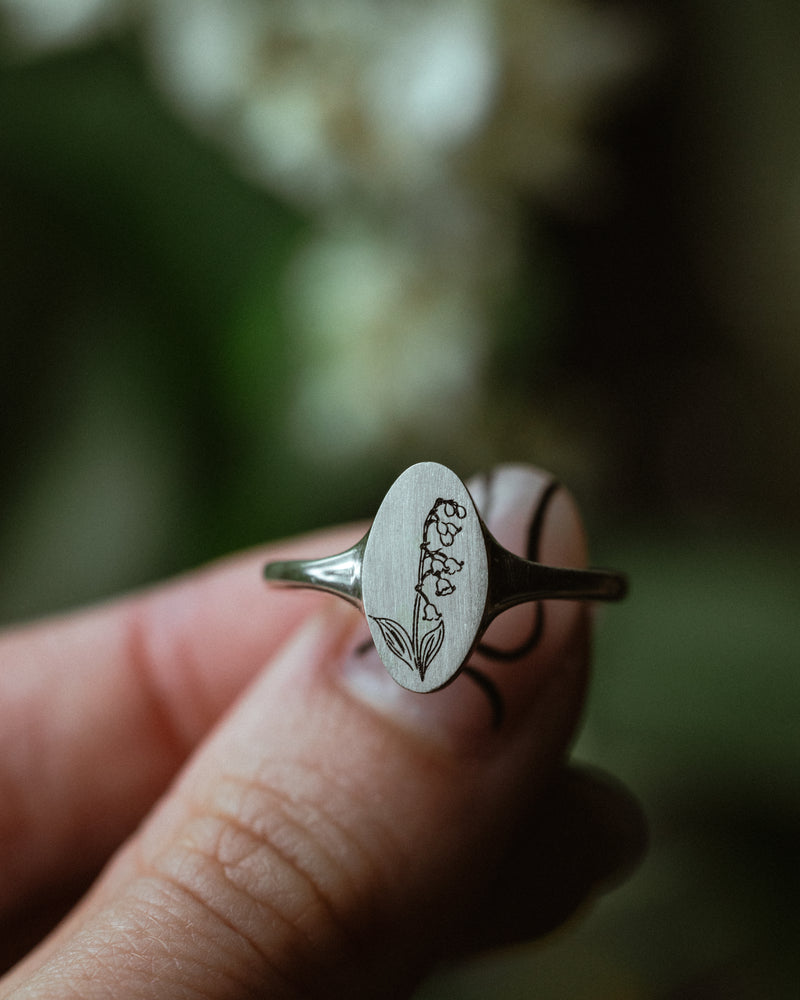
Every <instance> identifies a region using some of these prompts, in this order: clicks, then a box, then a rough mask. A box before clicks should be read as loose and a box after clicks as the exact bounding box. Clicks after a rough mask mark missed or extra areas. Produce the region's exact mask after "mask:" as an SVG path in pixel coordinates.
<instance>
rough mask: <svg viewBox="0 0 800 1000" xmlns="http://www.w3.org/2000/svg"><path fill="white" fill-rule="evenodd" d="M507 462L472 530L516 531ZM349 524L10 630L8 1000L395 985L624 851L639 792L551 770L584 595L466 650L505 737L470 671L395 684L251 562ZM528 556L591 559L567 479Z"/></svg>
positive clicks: (503, 627) (2, 822) (529, 488)
mask: <svg viewBox="0 0 800 1000" xmlns="http://www.w3.org/2000/svg"><path fill="white" fill-rule="evenodd" d="M518 479H519V481H518V482H517V481H515V484H514V489H513V490H511V493H510V496H511V497H512V501H511V504H510V507H511V516H506V517H505V520H504V521H502V523H498V524H497V525H493V524H491V523H490V527H491V528H492V529H493V530H496V533H497V535H498V538H499V540H500V541H502V542H504V544H508V545H509V546H510V547H511V546H512V545H516V547H517V548H518V549H519V548H520V538H519V531H518V528H519V525H515V524H514V516H513V514H514V503H515V502H518V506H519V507H520V509H522V507H523V506H524V503H525V502H526V499H525V498H526V497H528V496H533V495H535V493H536V491H537V490H540V489H541V488H542V486H543V484H544V483H545V482H546V479H545V477H544V476H543V475H542V474H541V473H538V472H536V471H534V470H524V471H522V472H520V474H519V476H518ZM514 490H516V491H517V492H516V493H515V492H514ZM517 494H519V496H518V497H517V500H514V497H516V496H517ZM506 514H508V512H506ZM364 530H365V529H364V525H356V526H351V527H347V528H340V529H336V530H333V531H329V532H324V533H319V534H316V535H315V536H311V537H307V538H304V539H301V540H296V541H294V542H291V543H287V544H285V545H280V546H276V547H272V548H269V549H263V550H259V551H256V552H251V553H247V554H244V555H241V556H238V557H235V558H232V559H229V560H226V561H224V562H222V563H219V564H216V565H213V566H211V567H208V568H206V569H203V570H201V571H199V572H196V573H193V574H190V575H188V576H186V577H184V578H182V579H179V580H176V581H174V582H172V583H169V584H167V585H165V586H162V587H159V588H156V589H153V590H151V591H148V592H145V593H141V594H137V595H133V596H130V597H127V598H125V599H123V600H121V601H118V602H115V603H110V604H107V605H105V606H102V607H97V608H94V609H90V610H88V611H85V612H80V613H75V614H71V615H67V616H64V617H60V618H57V619H54V620H49V621H45V622H42V623H36V624H31V625H26V626H23V627H20V628H17V629H13V630H10V631H8V632H7V633H6V634H5V635H4V636H2V637H0V719H2V726H0V794H1V795H2V800H3V803H4V807H3V810H2V813H0V848H2V852H3V857H5V858H10V859H13V864H6V865H4V866H2V868H0V920H2V924H3V926H2V927H0V939H2V940H3V941H5V942H6V955H5V962H6V965H7V966H11V965H12V964H13V963H14V962H15V961H17V960H19V961H17V964H16V965H14V966H13V968H11V971H9V972H8V974H7V975H6V977H5V978H4V979H2V980H0V997H15V998H17V997H25V998H27V1000H30V998H37V997H48V998H53V997H58V998H72V997H75V998H78V997H81V998H83V1000H86V998H95V997H98V998H99V997H109V998H110V997H115V998H120V997H124V998H139V997H152V996H156V995H157V996H158V997H160V998H172V997H175V998H204V1000H211V998H213V1000H222V998H239V997H252V996H269V997H286V998H299V997H304V998H308V997H318V996H319V997H323V996H324V997H331V996H334V997H335V996H358V997H367V998H368V997H381V998H391V997H395V996H397V997H402V996H408V995H409V994H410V993H411V992H412V991H413V989H414V987H415V985H416V984H417V983H418V982H419V980H420V978H422V977H423V976H424V975H425V974H426V973H427V972H428V971H429V970H430V969H431V967H432V966H433V965H434V964H435V963H436V962H437V961H439V960H441V959H442V958H443V957H445V956H452V955H454V954H460V953H465V952H469V951H471V950H474V949H476V948H481V947H486V946H489V945H493V944H498V943H506V942H509V941H514V940H520V939H523V938H526V937H529V936H533V935H537V934H542V933H544V932H546V931H547V930H549V929H551V928H552V927H554V926H555V925H557V924H558V923H559V922H561V921H562V920H564V919H565V918H566V917H568V916H569V915H570V914H571V913H573V912H574V911H575V910H576V909H577V908H578V907H579V906H580V905H581V903H582V902H584V901H585V900H586V899H588V898H590V897H591V896H592V895H593V894H594V893H596V892H597V891H598V890H600V889H602V888H604V887H606V886H607V885H609V884H611V883H612V882H613V881H615V880H617V879H618V878H619V877H621V874H623V873H624V872H626V871H627V870H629V869H630V867H631V865H632V864H633V863H634V862H635V860H636V859H637V858H638V857H639V856H640V854H641V852H642V849H643V845H644V827H643V823H642V820H641V816H640V814H639V811H638V809H637V807H636V806H635V804H634V803H633V802H632V800H631V799H630V797H629V796H628V795H627V793H625V792H624V790H622V789H620V788H618V787H617V786H616V785H615V784H614V783H613V782H611V781H610V779H608V778H606V777H604V776H600V775H592V774H588V773H586V772H580V771H576V770H573V769H570V768H567V767H566V766H565V756H566V751H567V747H568V744H569V741H570V739H571V737H572V735H573V733H574V730H575V727H576V724H577V721H578V718H579V715H580V710H581V706H582V703H583V700H584V695H585V690H586V683H587V676H588V664H589V636H590V617H589V614H590V613H589V609H588V608H587V607H585V606H584V605H582V604H580V603H576V602H550V603H549V605H548V607H547V618H546V627H545V630H544V634H543V636H542V641H541V642H540V643H539V645H538V646H537V647H536V649H535V650H533V651H532V652H531V653H530V654H529V655H528V656H527V658H526V660H525V662H523V663H513V664H495V663H490V664H485V663H481V661H480V659H477V660H476V661H475V662H476V665H477V666H480V667H481V669H483V670H485V672H486V673H487V674H490V675H491V676H492V679H493V681H494V682H495V683H496V684H497V686H498V688H499V689H500V691H501V693H502V695H503V698H504V700H505V702H506V705H507V715H506V718H505V720H504V722H503V725H502V726H501V727H500V729H495V728H493V727H492V725H491V718H492V716H491V710H490V706H489V704H488V702H487V699H486V697H485V695H484V694H483V692H482V691H481V690H480V688H479V687H478V685H476V684H474V683H472V682H471V681H470V680H469V678H466V677H463V676H462V677H460V678H459V679H457V680H456V682H455V683H453V684H452V685H451V686H450V687H448V688H447V689H445V690H444V691H442V692H437V693H436V694H434V695H419V694H412V693H411V692H407V691H404V690H402V689H401V688H399V687H398V686H397V685H396V684H394V682H392V681H391V680H390V679H389V678H388V675H386V673H385V671H384V670H383V669H382V668H381V667H380V664H379V663H378V662H377V658H376V657H375V656H374V654H366V655H359V654H358V653H357V652H356V649H357V648H358V647H359V646H360V645H361V644H362V642H363V640H364V638H365V636H366V635H367V634H368V633H367V632H366V626H365V624H364V621H363V618H362V617H361V616H360V615H359V614H358V612H357V611H356V610H355V609H353V608H351V607H350V606H348V605H347V604H345V603H344V602H342V601H338V600H336V599H335V598H331V597H330V596H329V595H323V594H318V593H314V592H309V591H303V592H300V591H288V590H280V589H275V590H270V591H269V592H267V591H266V589H265V586H264V584H263V582H262V580H261V577H260V572H261V567H262V566H263V564H264V562H265V561H266V560H268V559H274V558H298V557H299V558H304V557H309V556H320V555H324V554H326V553H329V552H336V551H342V550H344V549H345V548H347V547H349V546H350V545H351V544H353V542H355V541H356V540H357V539H358V538H359V537H361V535H362V534H363V532H364ZM504 532H505V533H506V535H507V537H501V535H502V534H503V533H504ZM515 532H517V537H515ZM541 558H542V561H545V562H551V563H553V564H560V565H582V564H584V563H585V560H586V550H585V540H584V537H583V531H582V527H581V522H580V519H579V517H578V514H577V511H576V509H575V506H574V504H573V502H572V501H571V500H570V498H569V497H568V495H567V494H566V493H560V494H559V496H558V497H557V499H556V501H555V502H554V503H553V504H552V505H551V509H550V510H549V513H548V516H547V521H546V524H545V530H544V535H543V540H542V551H541ZM517 612H519V614H518V613H517ZM524 613H525V612H522V611H520V609H515V610H514V611H513V612H509V613H507V614H506V615H503V616H501V617H500V618H499V619H497V621H496V622H495V623H494V624H493V625H492V630H491V636H490V637H491V638H492V640H493V641H496V642H501V643H502V642H513V641H514V639H515V635H516V633H518V632H519V631H520V629H522V628H524V627H527V626H526V625H525V624H524V623H523V618H522V615H523V614H524ZM87 887H88V888H87ZM62 913H64V914H65V916H64V919H63V920H62V921H61V922H60V923H59V924H58V926H57V927H56V928H55V930H53V931H52V932H51V933H49V934H46V933H45V932H46V931H47V930H49V926H48V924H52V923H53V921H54V918H55V917H56V916H58V915H61V914H62ZM29 948H30V950H28V949H29Z"/></svg>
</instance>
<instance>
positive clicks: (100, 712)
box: [0, 527, 363, 915]
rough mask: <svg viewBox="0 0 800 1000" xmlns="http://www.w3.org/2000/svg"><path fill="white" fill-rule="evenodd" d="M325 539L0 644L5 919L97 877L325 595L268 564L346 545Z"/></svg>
mask: <svg viewBox="0 0 800 1000" xmlns="http://www.w3.org/2000/svg"><path fill="white" fill-rule="evenodd" d="M360 534H363V528H359V527H351V528H340V529H336V530H332V531H327V532H320V533H317V534H315V535H312V536H307V537H305V538H303V539H300V540H297V541H294V542H293V543H290V544H282V545H276V546H272V547H270V548H269V549H266V548H265V549H262V550H259V551H253V552H249V553H246V554H244V555H241V556H238V557H234V558H232V559H228V560H225V561H223V562H220V563H217V564H215V565H212V566H210V567H208V568H206V569H204V570H201V571H199V572H195V573H192V574H188V575H186V576H185V577H183V578H180V579H178V580H176V581H174V582H172V583H168V584H166V585H163V586H160V587H158V588H155V589H152V590H149V591H145V592H142V593H140V594H135V595H132V596H129V597H127V598H124V599H122V600H120V601H117V602H114V603H109V604H107V605H104V606H100V607H97V608H93V609H90V610H88V611H84V612H81V613H79V614H72V615H66V616H62V617H59V618H56V619H52V620H49V621H44V622H41V623H36V624H31V625H26V626H22V627H19V628H15V629H12V630H10V631H8V632H6V633H5V634H4V635H2V636H0V795H1V796H2V800H3V801H2V809H0V856H2V857H3V858H4V859H7V861H6V863H4V865H3V866H0V915H8V914H9V912H10V910H11V907H12V906H14V905H16V906H20V904H25V903H28V902H29V901H30V900H31V899H34V898H35V897H36V895H37V893H40V892H42V891H45V890H46V891H47V893H48V895H49V894H51V893H52V891H53V886H54V884H57V883H58V882H59V881H60V880H62V879H63V880H64V881H65V882H69V883H73V884H74V883H80V882H81V879H82V878H83V879H85V878H88V877H89V876H91V875H92V874H94V873H95V872H96V871H97V869H98V867H99V866H100V865H101V864H102V863H103V862H104V861H105V859H106V858H107V857H108V855H109V854H110V853H111V852H112V851H113V850H114V849H115V847H116V846H117V845H118V844H119V843H120V842H121V841H122V840H123V839H124V838H125V837H126V836H127V834H128V833H129V832H130V831H131V830H132V829H133V828H134V827H135V826H136V824H137V823H138V821H139V820H140V819H141V817H142V816H143V815H144V814H145V813H146V812H147V810H148V809H149V807H150V806H151V805H152V803H153V802H154V801H155V799H156V798H157V797H158V796H159V795H160V793H161V792H162V791H163V790H164V788H165V787H166V785H167V784H168V783H169V781H170V780H171V778H172V777H173V775H174V774H175V772H176V771H177V769H178V768H179V766H180V765H181V763H182V762H183V761H184V760H185V758H186V757H187V755H188V754H189V753H190V752H191V750H192V749H193V747H194V746H195V745H196V744H197V743H198V742H199V741H200V740H201V739H202V737H203V736H204V735H205V733H207V732H208V730H209V729H210V728H211V727H212V726H213V725H214V723H215V722H216V721H217V719H218V718H219V717H220V716H221V715H222V714H223V713H224V711H225V710H226V709H227V708H228V706H229V705H230V704H231V703H232V702H233V701H234V700H235V698H236V697H237V695H238V694H239V692H240V691H242V689H243V688H244V687H245V686H246V685H247V683H248V681H249V680H250V679H251V678H252V677H253V676H254V675H255V674H256V673H257V672H258V670H259V668H260V667H261V666H262V664H263V663H264V662H265V661H267V660H268V659H269V658H270V656H271V654H272V653H273V652H274V651H275V650H276V649H277V648H279V647H280V646H281V645H282V644H283V643H284V641H285V640H286V638H287V637H288V635H289V634H290V633H291V632H292V631H293V630H294V629H295V628H297V626H298V625H299V624H300V623H301V622H302V621H303V620H304V619H305V618H306V617H307V616H308V615H309V614H311V613H313V612H314V611H315V610H316V609H317V607H318V606H319V602H320V601H321V600H325V597H324V595H320V594H315V593H312V592H304V593H303V594H296V593H295V594H291V595H290V594H287V593H284V592H281V591H276V592H275V593H274V594H272V595H271V596H270V599H269V600H267V599H266V594H265V587H264V583H263V580H262V577H261V567H262V565H263V563H264V561H265V560H266V559H268V558H284V557H287V556H297V557H300V558H303V557H307V556H310V555H312V554H313V555H324V554H326V553H333V552H336V551H340V550H342V549H344V548H347V547H348V546H349V545H352V544H353V542H354V541H355V540H356V539H357V538H358V537H359V536H360Z"/></svg>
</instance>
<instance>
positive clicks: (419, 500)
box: [361, 462, 489, 691]
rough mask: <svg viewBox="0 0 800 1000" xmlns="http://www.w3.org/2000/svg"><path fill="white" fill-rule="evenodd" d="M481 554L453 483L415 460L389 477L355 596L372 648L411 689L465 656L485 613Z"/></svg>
mask: <svg viewBox="0 0 800 1000" xmlns="http://www.w3.org/2000/svg"><path fill="white" fill-rule="evenodd" d="M488 565H489V564H488V557H487V548H486V541H485V538H484V533H483V527H482V524H481V520H480V518H479V516H478V512H477V510H476V509H475V505H474V503H473V501H472V497H471V496H470V495H469V493H468V492H467V489H466V487H465V486H464V484H463V483H462V482H461V480H460V479H459V478H458V476H456V475H455V474H454V473H453V472H451V471H450V470H449V469H447V468H445V466H443V465H438V464H437V463H434V462H421V463H419V464H417V465H413V466H411V468H409V469H406V471H405V472H404V473H403V474H402V475H401V476H400V478H399V479H397V480H396V482H395V483H394V485H393V486H392V487H391V489H390V490H389V492H388V493H387V494H386V496H385V498H384V500H383V502H382V503H381V505H380V507H379V509H378V513H377V514H376V516H375V521H374V522H373V525H372V527H371V528H370V531H369V536H368V538H367V544H366V548H365V550H364V561H363V567H362V573H361V598H362V602H363V606H364V612H365V614H366V616H367V621H368V623H369V628H370V632H371V634H372V638H373V640H374V642H375V646H376V647H377V650H378V653H379V655H380V657H381V659H382V660H383V662H384V664H385V665H386V669H387V670H388V671H389V673H390V674H391V675H392V677H393V678H394V679H395V680H396V681H397V682H398V684H401V685H402V686H403V687H406V688H409V689H410V690H412V691H435V690H437V689H438V688H440V687H443V686H444V685H445V684H447V683H448V682H449V681H451V680H452V679H453V678H454V677H455V676H456V674H457V673H458V672H459V670H460V669H461V667H462V665H463V664H464V662H465V660H466V659H467V657H468V656H469V653H470V651H471V650H472V648H473V646H474V645H475V642H476V640H477V638H478V635H479V634H480V632H481V631H482V628H481V625H482V622H483V619H484V615H485V610H486V598H487V594H488V582H489V574H488Z"/></svg>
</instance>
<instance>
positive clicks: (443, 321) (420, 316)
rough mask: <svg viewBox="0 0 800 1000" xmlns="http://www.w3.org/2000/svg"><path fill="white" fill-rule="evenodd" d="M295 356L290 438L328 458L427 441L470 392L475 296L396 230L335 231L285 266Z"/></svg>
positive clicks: (458, 420)
mask: <svg viewBox="0 0 800 1000" xmlns="http://www.w3.org/2000/svg"><path fill="white" fill-rule="evenodd" d="M292 290H293V292H294V295H293V298H294V302H295V304H296V310H297V318H298V325H299V331H300V336H301V337H302V347H303V350H302V354H303V357H304V358H305V359H306V360H305V362H304V365H303V371H302V380H301V388H300V391H299V393H298V396H297V401H296V405H295V407H294V412H293V414H292V423H293V431H294V433H295V436H296V438H297V439H298V440H299V441H300V442H301V443H302V444H303V445H304V446H305V447H307V448H310V449H312V450H313V451H314V452H315V453H317V454H320V455H325V456H327V457H328V458H329V459H331V460H338V459H341V458H342V457H347V456H348V455H350V456H351V455H352V453H353V450H354V449H355V450H368V449H370V448H372V447H374V446H375V445H376V444H378V443H383V444H385V445H389V446H391V445H394V446H395V447H396V446H397V445H398V444H399V443H401V442H402V440H403V438H404V437H405V436H406V435H408V434H409V433H416V434H417V435H419V434H420V431H425V432H427V433H428V434H429V435H430V438H431V439H432V440H436V439H437V437H438V438H439V439H441V437H442V436H445V437H446V436H448V435H449V434H452V433H453V432H454V431H456V430H457V429H458V427H459V426H463V425H464V423H465V422H466V421H467V419H468V417H469V416H470V413H471V405H472V402H474V401H476V400H477V395H478V390H479V387H480V372H481V364H482V361H483V353H484V346H485V341H484V339H483V335H484V332H485V323H484V318H483V312H484V303H483V301H482V299H481V296H480V294H479V293H478V291H477V289H472V288H470V287H469V285H468V284H466V283H463V282H461V281H459V280H458V273H457V272H456V273H455V275H454V274H452V273H451V274H443V273H439V272H438V271H432V270H430V268H429V261H428V260H426V259H425V258H424V257H423V256H421V255H419V254H417V253H414V252H413V251H412V249H411V248H410V247H407V246H403V245H402V243H401V242H400V241H399V240H384V241H381V240H376V238H375V236H374V234H372V233H370V232H368V231H367V232H361V233H359V232H348V233H338V234H334V235H332V236H329V237H327V238H320V239H319V240H317V241H315V242H314V243H312V244H311V245H310V246H309V247H307V248H306V250H305V251H304V253H303V254H302V255H301V257H300V258H299V259H298V261H297V262H296V265H295V267H294V268H293V273H292Z"/></svg>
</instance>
